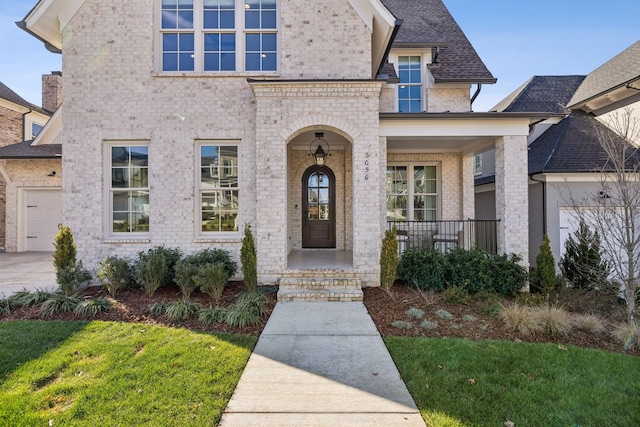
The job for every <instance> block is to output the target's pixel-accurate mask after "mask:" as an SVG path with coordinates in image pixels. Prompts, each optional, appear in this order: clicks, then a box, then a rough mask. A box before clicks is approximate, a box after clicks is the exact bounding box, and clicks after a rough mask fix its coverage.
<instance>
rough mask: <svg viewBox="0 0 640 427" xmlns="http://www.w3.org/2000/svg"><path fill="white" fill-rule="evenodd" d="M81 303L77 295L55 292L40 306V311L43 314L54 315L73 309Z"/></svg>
mask: <svg viewBox="0 0 640 427" xmlns="http://www.w3.org/2000/svg"><path fill="white" fill-rule="evenodd" d="M79 303H80V300H79V299H78V297H76V296H75V295H66V294H55V295H54V296H53V297H51V298H49V299H48V300H46V301H45V302H43V303H42V305H41V306H40V313H41V314H42V315H43V316H46V317H48V316H53V315H54V314H58V313H68V312H71V311H73V310H74V309H75V308H76V306H77V305H78V304H79Z"/></svg>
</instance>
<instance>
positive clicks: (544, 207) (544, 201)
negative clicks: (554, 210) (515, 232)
mask: <svg viewBox="0 0 640 427" xmlns="http://www.w3.org/2000/svg"><path fill="white" fill-rule="evenodd" d="M534 175H535V174H531V175H529V179H530V180H531V181H533V182H538V183H540V184H542V234H547V182H546V181H538V180H537V179H534V178H533V177H534Z"/></svg>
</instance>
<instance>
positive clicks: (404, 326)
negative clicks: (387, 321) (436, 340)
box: [391, 320, 413, 330]
mask: <svg viewBox="0 0 640 427" xmlns="http://www.w3.org/2000/svg"><path fill="white" fill-rule="evenodd" d="M391 326H393V327H394V328H396V329H404V330H408V329H411V328H413V325H412V324H411V323H409V322H405V321H404V320H396V321H395V322H391Z"/></svg>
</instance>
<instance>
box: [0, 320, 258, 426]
mask: <svg viewBox="0 0 640 427" xmlns="http://www.w3.org/2000/svg"><path fill="white" fill-rule="evenodd" d="M255 342H256V338H255V337H250V336H244V335H222V334H208V333H197V332H193V331H189V330H186V329H174V328H166V327H158V326H150V325H143V324H135V323H116V322H57V321H50V322H39V321H9V322H0V402H2V404H1V405H0V425H3V426H4V425H6V426H15V427H19V426H35V425H43V426H44V425H49V421H50V420H53V425H56V426H57V425H73V426H98V425H99V426H116V425H135V426H160V425H161V426H185V425H193V426H202V425H216V424H217V423H218V422H219V420H220V417H221V415H222V411H223V410H224V408H225V407H226V404H227V402H228V400H229V399H230V398H231V394H232V393H233V390H234V389H235V386H236V384H237V382H238V380H239V379H240V375H241V373H242V370H243V369H244V366H245V365H246V363H247V360H248V359H249V356H250V354H251V350H252V349H253V346H254V345H255Z"/></svg>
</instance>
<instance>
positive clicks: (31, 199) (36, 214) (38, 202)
mask: <svg viewBox="0 0 640 427" xmlns="http://www.w3.org/2000/svg"><path fill="white" fill-rule="evenodd" d="M25 195H26V197H25V199H26V212H27V236H26V237H27V247H26V249H27V251H53V249H54V248H53V241H54V239H55V237H56V234H58V225H59V224H61V223H62V191H60V190H28V191H25Z"/></svg>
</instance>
